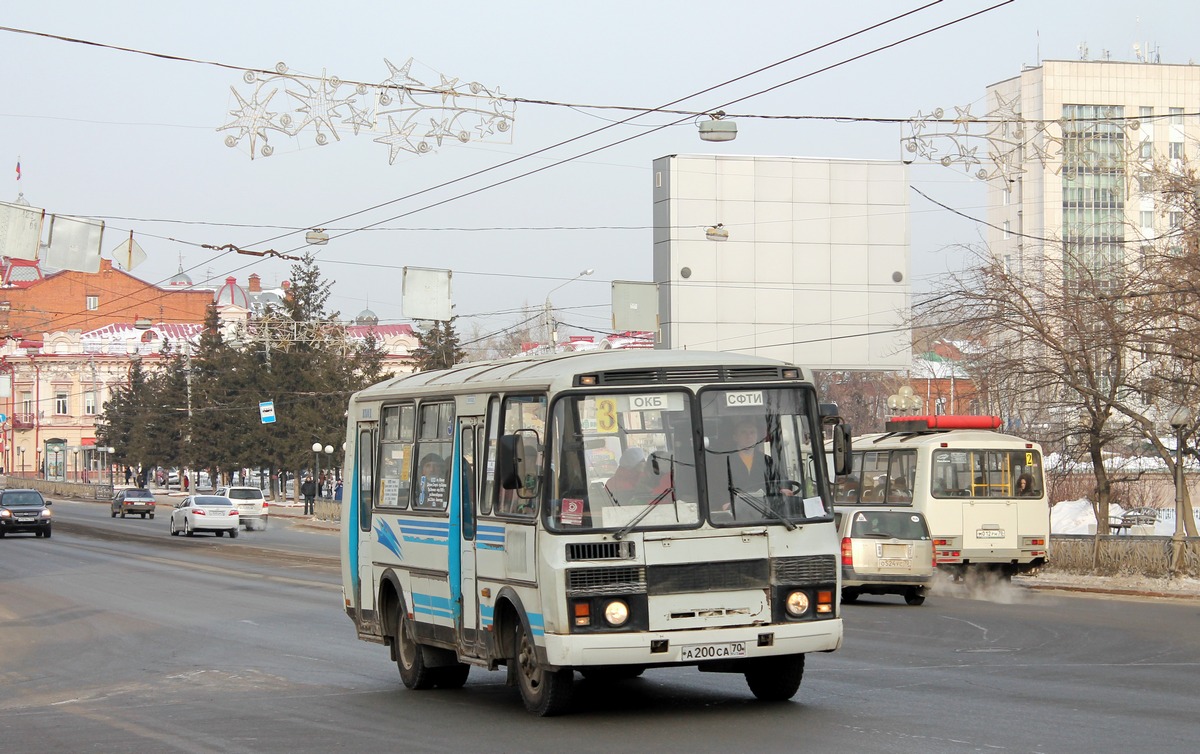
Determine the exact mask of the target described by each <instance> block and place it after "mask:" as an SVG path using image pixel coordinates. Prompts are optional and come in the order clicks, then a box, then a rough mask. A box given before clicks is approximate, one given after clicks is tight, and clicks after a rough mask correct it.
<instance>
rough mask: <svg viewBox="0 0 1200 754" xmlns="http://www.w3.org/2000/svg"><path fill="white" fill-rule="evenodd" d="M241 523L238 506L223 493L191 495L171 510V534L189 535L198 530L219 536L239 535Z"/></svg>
mask: <svg viewBox="0 0 1200 754" xmlns="http://www.w3.org/2000/svg"><path fill="white" fill-rule="evenodd" d="M240 524H241V521H240V517H239V516H238V509H237V506H235V505H234V504H233V501H232V500H230V499H229V498H227V497H225V496H223V495H189V496H187V497H185V498H184V499H183V500H180V501H179V502H178V503H176V504H175V509H174V510H173V511H171V536H172V537H174V536H177V535H178V534H179V533H180V532H183V533H184V534H186V535H188V536H189V537H191V536H195V534H196V532H198V531H211V532H213V533H215V534H216V535H217V536H218V537H220V536H222V535H224V534H225V533H228V534H229V536H230V537H236V536H237V535H238V526H239V525H240Z"/></svg>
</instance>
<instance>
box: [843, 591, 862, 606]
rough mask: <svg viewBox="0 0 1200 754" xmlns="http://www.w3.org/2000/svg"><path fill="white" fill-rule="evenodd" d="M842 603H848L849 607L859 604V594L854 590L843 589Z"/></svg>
mask: <svg viewBox="0 0 1200 754" xmlns="http://www.w3.org/2000/svg"><path fill="white" fill-rule="evenodd" d="M842 602H844V603H846V604H847V605H849V604H851V603H853V602H858V592H856V591H855V590H853V589H843V590H842Z"/></svg>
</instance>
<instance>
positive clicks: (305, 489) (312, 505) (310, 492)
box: [300, 474, 317, 516]
mask: <svg viewBox="0 0 1200 754" xmlns="http://www.w3.org/2000/svg"><path fill="white" fill-rule="evenodd" d="M300 494H301V495H303V496H304V515H306V516H311V515H313V514H314V513H316V512H317V511H316V508H317V503H316V499H315V498H316V497H317V483H316V482H314V481H313V478H312V475H311V474H305V475H304V482H303V483H302V484H301V485H300Z"/></svg>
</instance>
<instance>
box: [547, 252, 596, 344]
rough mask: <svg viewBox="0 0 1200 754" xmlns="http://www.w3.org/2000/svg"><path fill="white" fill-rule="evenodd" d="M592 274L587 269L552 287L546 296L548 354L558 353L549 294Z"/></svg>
mask: <svg viewBox="0 0 1200 754" xmlns="http://www.w3.org/2000/svg"><path fill="white" fill-rule="evenodd" d="M593 272H595V270H593V269H591V268H588V269H586V270H584V271H583V272H581V273H579V274H578V275H576V276H575V277H573V278H571V279H570V280H568V281H567V282H565V283H560V284H559V285H556V286H554V287H553V288H551V289H550V292H549V293H547V294H546V342H547V344H548V345H549V347H550V353H556V352H557V351H558V328H556V327H555V326H554V308H553V307H552V306H551V305H550V294H551V293H554V292H555V291H557V290H558V289H559V288H562V287H563V286H565V285H570V284H571V283H574V282H575V281H576V280H578V279H579V278H582V277H587V276H588V275H591V274H592V273H593Z"/></svg>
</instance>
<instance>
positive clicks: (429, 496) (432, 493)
mask: <svg viewBox="0 0 1200 754" xmlns="http://www.w3.org/2000/svg"><path fill="white" fill-rule="evenodd" d="M419 483H420V487H419V489H418V492H417V507H418V508H440V507H441V506H442V504H443V503H444V502H445V500H446V472H445V463H444V462H443V461H442V457H441V456H439V455H438V454H437V453H430V454H428V455H426V456H425V457H424V458H422V459H421V473H420V477H419Z"/></svg>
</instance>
